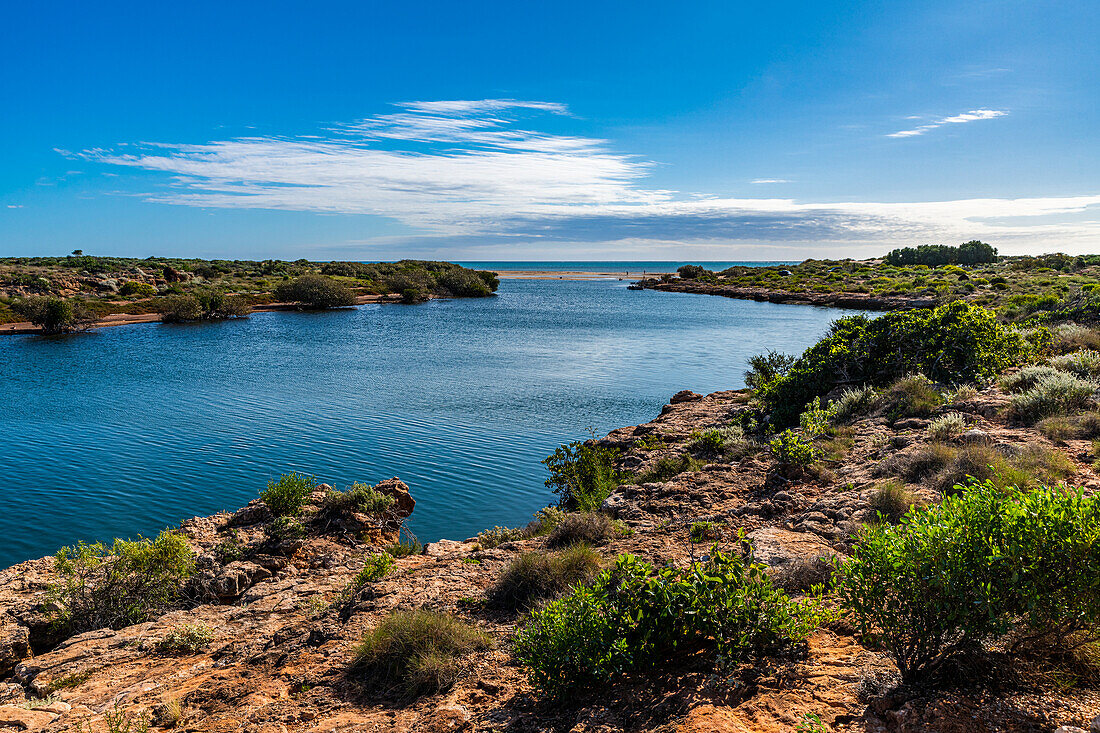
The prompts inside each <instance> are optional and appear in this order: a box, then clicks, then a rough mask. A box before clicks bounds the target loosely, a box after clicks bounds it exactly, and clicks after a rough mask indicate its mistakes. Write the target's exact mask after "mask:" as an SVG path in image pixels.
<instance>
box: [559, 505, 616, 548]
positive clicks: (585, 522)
mask: <svg viewBox="0 0 1100 733" xmlns="http://www.w3.org/2000/svg"><path fill="white" fill-rule="evenodd" d="M617 534H618V530H617V529H616V528H615V523H614V522H612V521H611V519H610V518H608V516H607V515H606V514H603V513H602V512H581V513H577V514H566V515H565V516H564V517H562V518H561V520H560V521H558V523H557V525H556V526H555V527H554V528H553V529H552V530H550V533H549V534H548V535H547V537H546V546H547V547H568V546H569V545H575V544H577V543H584V544H587V545H603V544H606V543H607V542H608V541H609V540H611V539H612V538H613V537H615V535H617Z"/></svg>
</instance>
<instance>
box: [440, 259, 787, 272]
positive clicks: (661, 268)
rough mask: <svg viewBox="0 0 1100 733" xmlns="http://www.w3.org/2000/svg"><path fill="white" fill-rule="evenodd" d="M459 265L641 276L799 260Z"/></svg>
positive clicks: (495, 268)
mask: <svg viewBox="0 0 1100 733" xmlns="http://www.w3.org/2000/svg"><path fill="white" fill-rule="evenodd" d="M458 264H460V265H462V266H463V267H472V268H474V269H475V270H495V271H498V272H500V271H508V270H527V271H543V272H629V273H632V274H633V273H635V272H637V273H641V272H643V271H645V272H676V268H678V267H680V266H681V265H702V266H703V267H705V268H707V269H708V270H713V271H718V270H725V269H726V268H727V267H734V266H735V265H739V266H746V267H753V266H756V267H766V266H768V265H795V264H798V262H797V261H792V260H773V261H748V260H742V261H729V262H708V261H700V260H677V261H663V260H650V261H644V262H642V261H634V260H583V261H578V262H569V261H550V260H547V261H523V260H484V261H477V262H459V263H458Z"/></svg>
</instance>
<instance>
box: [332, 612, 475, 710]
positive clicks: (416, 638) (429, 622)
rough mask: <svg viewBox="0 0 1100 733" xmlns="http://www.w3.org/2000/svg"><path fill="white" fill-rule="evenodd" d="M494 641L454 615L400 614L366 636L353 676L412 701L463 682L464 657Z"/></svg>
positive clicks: (353, 668)
mask: <svg viewBox="0 0 1100 733" xmlns="http://www.w3.org/2000/svg"><path fill="white" fill-rule="evenodd" d="M491 643H492V642H491V641H490V639H489V636H488V634H486V633H484V632H482V631H479V630H478V629H477V628H475V627H473V626H471V625H469V624H467V623H466V622H464V621H462V620H460V619H458V618H456V617H454V616H451V615H449V614H445V613H439V612H437V611H425V610H421V609H417V610H412V611H395V612H394V613H392V614H391V615H390V616H389V617H387V618H386V619H385V620H384V621H382V623H381V624H379V625H378V627H377V628H375V629H374V630H373V631H370V632H368V633H367V634H366V635H365V636H364V637H363V640H362V642H360V644H359V648H358V649H357V650H356V655H355V662H354V664H353V666H352V673H353V674H354V675H356V676H357V677H359V678H361V679H362V680H363V681H364V682H367V683H370V684H372V685H379V684H381V685H387V686H389V687H391V688H395V689H399V690H401V691H402V692H403V693H404V694H405V696H408V697H413V696H417V695H423V694H428V693H434V692H440V691H442V690H446V689H448V688H450V687H451V686H453V685H454V683H455V681H457V680H458V677H459V675H460V674H461V660H462V657H464V656H467V655H469V654H471V653H473V652H476V651H482V650H485V649H488V648H489V647H490V646H491Z"/></svg>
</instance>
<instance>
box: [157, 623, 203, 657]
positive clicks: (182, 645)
mask: <svg viewBox="0 0 1100 733" xmlns="http://www.w3.org/2000/svg"><path fill="white" fill-rule="evenodd" d="M212 641H214V629H213V628H212V627H211V626H210V625H209V624H204V623H194V624H180V625H179V626H175V627H173V628H172V630H171V631H169V632H168V633H167V634H165V635H164V638H163V639H161V640H160V641H159V642H157V651H159V652H161V653H162V654H183V653H190V654H196V653H198V652H200V651H202V650H203V649H205V648H206V647H207V646H209V645H210V642H212Z"/></svg>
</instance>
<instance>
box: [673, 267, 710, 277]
mask: <svg viewBox="0 0 1100 733" xmlns="http://www.w3.org/2000/svg"><path fill="white" fill-rule="evenodd" d="M676 273H677V274H678V275H679V276H680V277H681V278H682V279H684V280H696V279H698V278H700V277H703V276H704V275H713V274H714V273H712V272H711V271H710V270H708V269H706V268H705V267H703V266H702V265H681V266H680V267H677V268H676Z"/></svg>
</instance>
